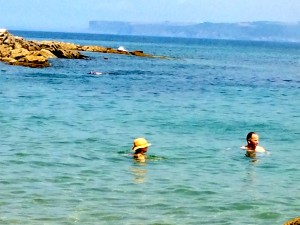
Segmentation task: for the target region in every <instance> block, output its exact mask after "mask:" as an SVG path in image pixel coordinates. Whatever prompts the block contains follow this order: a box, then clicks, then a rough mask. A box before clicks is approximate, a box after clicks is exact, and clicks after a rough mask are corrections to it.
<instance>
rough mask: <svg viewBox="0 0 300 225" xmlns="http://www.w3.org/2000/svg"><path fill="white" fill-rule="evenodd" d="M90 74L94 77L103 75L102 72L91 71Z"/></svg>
mask: <svg viewBox="0 0 300 225" xmlns="http://www.w3.org/2000/svg"><path fill="white" fill-rule="evenodd" d="M89 74H93V75H101V74H102V73H101V72H98V71H90V72H89Z"/></svg>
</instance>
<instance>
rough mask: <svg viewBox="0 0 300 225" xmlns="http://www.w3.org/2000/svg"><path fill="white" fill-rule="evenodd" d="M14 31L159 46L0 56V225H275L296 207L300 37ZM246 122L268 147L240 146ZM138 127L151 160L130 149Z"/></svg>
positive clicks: (297, 211) (299, 201) (298, 211)
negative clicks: (17, 62)
mask: <svg viewBox="0 0 300 225" xmlns="http://www.w3.org/2000/svg"><path fill="white" fill-rule="evenodd" d="M10 33H12V34H13V35H17V36H21V37H23V38H25V39H27V40H55V41H63V42H71V43H76V44H80V45H100V46H105V47H112V48H118V47H120V46H122V47H124V48H125V49H126V50H128V51H134V50H141V51H143V52H144V53H148V54H152V55H154V56H157V57H153V58H149V57H136V56H128V55H117V54H105V53H95V52H82V53H83V54H84V55H86V56H88V57H89V58H88V59H51V60H50V62H51V67H48V68H43V69H37V68H27V67H21V66H10V65H7V64H4V63H2V62H1V63H0V127H1V139H0V140H1V144H0V224H3V225H4V224H5V225H10V224H18V225H19V224H20V225H21V224H22V225H24V224H30V225H41V224H44V225H57V224H60V225H71V224H83V225H92V224H93V225H94V224H95V225H97V224H100V225H102V224H103V225H115V224H122V225H150V224H151V225H175V224H176V225H177V224H185V225H190V224H191V225H198V224H216V225H221V224H222V225H240V224H246V225H265V224H270V225H275V224H283V223H284V222H285V221H287V220H289V219H291V218H295V217H299V216H300V165H299V156H300V153H299V152H300V147H299V146H300V130H299V127H300V43H296V42H295V43H293V42H270V41H268V42H264V41H234V40H210V39H189V38H171V37H144V36H118V35H103V34H102V35H101V34H83V33H59V32H33V31H10ZM91 71H98V72H101V73H102V74H98V75H94V74H90V72H91ZM250 131H255V132H257V133H258V134H259V136H260V145H261V146H263V147H264V148H265V149H266V150H267V153H265V154H261V155H257V156H256V158H248V157H245V151H244V150H242V149H241V146H243V145H245V144H246V135H247V133H248V132H250ZM138 137H144V138H146V139H147V140H148V141H149V142H150V143H151V146H150V147H149V149H148V153H147V155H148V158H147V160H146V162H144V163H142V162H137V161H134V160H133V159H132V150H131V148H132V143H133V140H134V139H135V138H138Z"/></svg>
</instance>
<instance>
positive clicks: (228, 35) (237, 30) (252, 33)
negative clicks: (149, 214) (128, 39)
mask: <svg viewBox="0 0 300 225" xmlns="http://www.w3.org/2000/svg"><path fill="white" fill-rule="evenodd" d="M89 31H91V32H95V33H102V34H117V35H142V36H164V37H187V38H209V39H229V40H261V41H292V42H300V22H299V23H281V22H264V21H261V22H244V23H209V22H205V23H198V24H178V23H168V22H165V23H153V24H151V23H132V22H118V21H90V22H89Z"/></svg>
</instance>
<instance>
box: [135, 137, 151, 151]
mask: <svg viewBox="0 0 300 225" xmlns="http://www.w3.org/2000/svg"><path fill="white" fill-rule="evenodd" d="M150 145H151V144H150V143H148V141H147V140H146V139H145V138H136V139H134V141H133V146H132V150H133V151H137V150H139V149H141V150H142V149H143V150H144V152H146V151H147V148H148V147H149V146H150Z"/></svg>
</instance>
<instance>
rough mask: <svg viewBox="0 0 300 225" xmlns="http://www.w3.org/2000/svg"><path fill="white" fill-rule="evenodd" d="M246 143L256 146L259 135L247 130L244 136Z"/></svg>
mask: <svg viewBox="0 0 300 225" xmlns="http://www.w3.org/2000/svg"><path fill="white" fill-rule="evenodd" d="M246 140H247V143H248V145H250V146H258V143H259V136H258V134H257V133H256V132H249V133H248V134H247V137H246Z"/></svg>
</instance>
